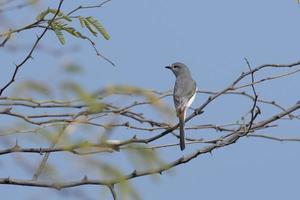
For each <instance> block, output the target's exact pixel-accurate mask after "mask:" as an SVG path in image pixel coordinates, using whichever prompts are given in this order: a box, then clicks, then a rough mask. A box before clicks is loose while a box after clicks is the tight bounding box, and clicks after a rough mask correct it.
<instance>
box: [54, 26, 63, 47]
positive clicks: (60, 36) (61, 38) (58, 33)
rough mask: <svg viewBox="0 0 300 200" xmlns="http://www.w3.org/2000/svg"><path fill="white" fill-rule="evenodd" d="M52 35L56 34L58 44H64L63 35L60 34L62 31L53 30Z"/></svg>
mask: <svg viewBox="0 0 300 200" xmlns="http://www.w3.org/2000/svg"><path fill="white" fill-rule="evenodd" d="M53 31H54V33H55V34H56V36H57V38H58V40H59V42H60V43H61V44H62V45H64V44H65V43H66V40H65V37H64V34H63V33H62V31H61V30H60V29H53Z"/></svg>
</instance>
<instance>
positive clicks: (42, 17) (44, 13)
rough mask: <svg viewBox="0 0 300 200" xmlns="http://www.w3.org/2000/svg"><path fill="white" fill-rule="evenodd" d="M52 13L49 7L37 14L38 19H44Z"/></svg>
mask: <svg viewBox="0 0 300 200" xmlns="http://www.w3.org/2000/svg"><path fill="white" fill-rule="evenodd" d="M49 13H50V11H49V8H48V9H47V10H45V11H43V12H41V13H40V14H38V16H36V20H38V21H40V20H43V19H44V18H45V17H46V15H48V14H49Z"/></svg>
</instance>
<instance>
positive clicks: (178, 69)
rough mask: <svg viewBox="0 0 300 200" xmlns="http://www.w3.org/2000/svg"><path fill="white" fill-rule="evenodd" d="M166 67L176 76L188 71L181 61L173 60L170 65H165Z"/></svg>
mask: <svg viewBox="0 0 300 200" xmlns="http://www.w3.org/2000/svg"><path fill="white" fill-rule="evenodd" d="M166 68H167V69H170V70H171V71H172V72H173V73H174V74H175V76H176V77H177V76H178V75H180V74H185V73H190V72H189V69H188V68H187V66H186V65H185V64H183V63H181V62H175V63H173V64H172V65H170V66H166Z"/></svg>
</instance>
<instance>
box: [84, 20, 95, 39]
mask: <svg viewBox="0 0 300 200" xmlns="http://www.w3.org/2000/svg"><path fill="white" fill-rule="evenodd" d="M83 23H84V25H85V26H86V27H87V28H88V29H89V31H90V32H91V33H92V34H93V35H94V36H95V37H97V32H96V31H94V30H93V28H92V27H91V26H90V24H89V22H88V21H87V20H86V19H84V21H83Z"/></svg>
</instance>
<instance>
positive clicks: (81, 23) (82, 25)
mask: <svg viewBox="0 0 300 200" xmlns="http://www.w3.org/2000/svg"><path fill="white" fill-rule="evenodd" d="M78 19H79V22H80V25H81V27H82V28H84V27H85V24H84V21H85V18H84V17H82V16H79V17H78Z"/></svg>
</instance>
